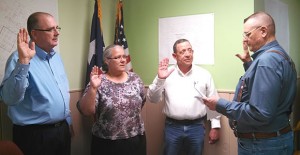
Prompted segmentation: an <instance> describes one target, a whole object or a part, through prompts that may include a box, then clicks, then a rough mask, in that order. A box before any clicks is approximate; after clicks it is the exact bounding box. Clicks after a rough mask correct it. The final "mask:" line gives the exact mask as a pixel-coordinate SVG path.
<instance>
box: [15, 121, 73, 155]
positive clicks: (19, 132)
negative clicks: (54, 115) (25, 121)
mask: <svg viewBox="0 0 300 155" xmlns="http://www.w3.org/2000/svg"><path fill="white" fill-rule="evenodd" d="M13 141H14V142H15V143H16V144H17V145H18V147H19V148H20V149H21V150H22V152H23V153H24V155H70V154H71V134H70V130H69V125H68V124H67V122H66V121H62V122H59V123H56V124H51V125H27V126H19V125H13Z"/></svg>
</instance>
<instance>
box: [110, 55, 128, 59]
mask: <svg viewBox="0 0 300 155" xmlns="http://www.w3.org/2000/svg"><path fill="white" fill-rule="evenodd" d="M121 58H123V59H125V60H126V59H127V58H128V56H127V55H120V56H117V57H112V58H109V57H107V59H114V60H121Z"/></svg>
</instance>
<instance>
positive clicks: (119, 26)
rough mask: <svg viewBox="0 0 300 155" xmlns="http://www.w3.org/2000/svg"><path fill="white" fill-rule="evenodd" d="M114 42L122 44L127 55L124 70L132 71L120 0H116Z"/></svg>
mask: <svg viewBox="0 0 300 155" xmlns="http://www.w3.org/2000/svg"><path fill="white" fill-rule="evenodd" d="M114 44H118V45H121V46H123V48H124V50H125V54H126V55H127V56H128V57H127V64H126V70H127V71H133V69H132V66H131V60H130V55H129V49H128V44H127V40H126V37H125V33H124V20H123V3H122V1H121V0H119V1H118V5H117V17H116V27H115V40H114Z"/></svg>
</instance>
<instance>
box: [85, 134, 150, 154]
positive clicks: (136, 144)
mask: <svg viewBox="0 0 300 155" xmlns="http://www.w3.org/2000/svg"><path fill="white" fill-rule="evenodd" d="M91 155H146V136H145V134H144V135H137V136H135V137H131V138H128V139H119V140H109V139H102V138H98V137H96V136H92V145H91Z"/></svg>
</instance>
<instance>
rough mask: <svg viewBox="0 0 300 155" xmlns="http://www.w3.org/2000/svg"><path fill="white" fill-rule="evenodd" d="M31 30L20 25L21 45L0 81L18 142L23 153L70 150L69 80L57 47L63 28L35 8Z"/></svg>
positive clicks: (61, 153) (49, 154)
mask: <svg viewBox="0 0 300 155" xmlns="http://www.w3.org/2000/svg"><path fill="white" fill-rule="evenodd" d="M27 29H28V31H27V30H26V29H25V28H22V29H20V30H19V33H18V37H17V47H18V50H17V51H15V52H13V53H12V54H11V56H10V57H9V58H8V60H7V62H6V68H5V75H4V79H3V81H2V83H1V85H0V96H1V98H2V99H3V101H4V103H5V104H6V105H7V106H8V116H9V117H10V119H11V121H12V123H13V141H14V142H15V143H16V144H17V145H18V147H19V148H20V149H21V150H22V151H23V153H24V154H30V155H41V154H43V155H54V154H55V155H69V154H70V144H71V134H70V130H69V125H70V123H71V117H70V108H69V102H70V94H69V85H68V79H67V76H66V73H65V71H64V66H63V63H62V60H61V58H60V56H59V54H58V53H57V52H55V51H54V49H53V48H54V47H55V46H57V45H58V36H59V30H60V29H61V28H60V27H59V26H58V25H57V24H56V22H55V19H54V17H53V16H52V15H50V14H48V13H44V12H36V13H33V14H31V15H30V16H29V18H28V20H27ZM28 34H29V36H30V39H31V41H29V39H28Z"/></svg>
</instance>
